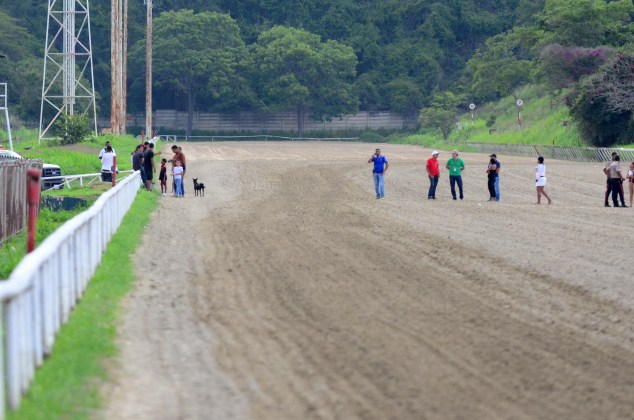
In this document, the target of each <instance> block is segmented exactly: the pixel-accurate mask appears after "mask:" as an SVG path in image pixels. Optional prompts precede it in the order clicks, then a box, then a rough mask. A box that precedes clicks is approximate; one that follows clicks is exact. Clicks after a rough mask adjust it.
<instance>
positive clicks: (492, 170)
mask: <svg viewBox="0 0 634 420" xmlns="http://www.w3.org/2000/svg"><path fill="white" fill-rule="evenodd" d="M497 171H498V164H497V160H496V159H495V158H494V157H492V158H491V159H489V165H488V166H487V169H486V173H487V181H488V182H487V187H488V188H489V201H496V193H495V180H496V179H497V177H498V173H497Z"/></svg>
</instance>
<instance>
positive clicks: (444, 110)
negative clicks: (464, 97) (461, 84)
mask: <svg viewBox="0 0 634 420" xmlns="http://www.w3.org/2000/svg"><path fill="white" fill-rule="evenodd" d="M459 104H460V98H459V97H458V96H456V95H455V94H454V93H452V92H448V91H447V92H443V93H438V94H435V95H434V97H433V99H432V100H431V103H430V104H429V106H428V107H425V108H423V109H421V111H420V117H419V118H418V121H419V122H420V123H421V125H422V126H423V127H430V128H435V129H437V130H439V131H440V132H441V133H442V137H443V139H444V140H445V141H447V139H449V135H450V134H451V132H452V131H453V130H454V129H455V128H456V121H457V117H456V116H457V114H458V105H459Z"/></svg>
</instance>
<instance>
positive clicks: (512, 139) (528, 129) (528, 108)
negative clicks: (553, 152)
mask: <svg viewBox="0 0 634 420" xmlns="http://www.w3.org/2000/svg"><path fill="white" fill-rule="evenodd" d="M520 98H521V99H522V100H523V101H524V105H523V107H522V111H521V118H522V129H521V130H520V129H518V124H517V110H516V107H515V100H514V99H513V98H512V97H510V96H509V97H506V98H503V99H502V100H500V101H498V102H494V103H488V104H484V105H482V106H479V105H478V104H476V106H477V109H476V113H475V118H474V120H473V122H472V120H471V115H470V114H469V113H465V114H462V115H461V116H460V118H459V124H458V125H459V128H458V129H456V130H454V131H453V132H452V133H451V136H450V137H449V140H448V142H444V141H443V138H442V135H441V134H440V132H439V131H436V130H431V129H422V130H421V131H420V132H419V133H416V134H412V135H405V136H403V135H399V136H393V137H391V139H390V140H391V141H392V142H394V143H408V144H420V145H424V146H427V147H434V148H440V149H448V148H452V143H462V142H486V143H501V144H548V145H555V146H584V145H585V144H584V142H583V140H582V139H581V138H580V136H579V134H578V132H577V130H576V128H575V126H574V124H573V123H572V122H571V119H570V114H569V112H568V108H567V107H566V106H565V105H564V103H563V96H551V95H548V94H546V93H545V92H543V91H541V90H540V89H539V88H536V87H534V86H528V87H526V88H524V89H523V90H522V92H521V93H520ZM490 116H495V118H496V120H495V124H493V126H491V129H493V130H492V131H491V132H490V131H489V127H487V126H486V121H487V119H488V118H489V117H490ZM563 121H569V122H570V127H569V130H566V127H565V126H564V125H563ZM620 147H634V144H631V145H629V146H622V145H621V146H620Z"/></svg>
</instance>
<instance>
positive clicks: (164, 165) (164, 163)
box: [159, 158, 167, 195]
mask: <svg viewBox="0 0 634 420" xmlns="http://www.w3.org/2000/svg"><path fill="white" fill-rule="evenodd" d="M159 181H161V195H167V159H165V158H163V159H161V170H160V172H159Z"/></svg>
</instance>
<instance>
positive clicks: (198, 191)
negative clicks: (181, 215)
mask: <svg viewBox="0 0 634 420" xmlns="http://www.w3.org/2000/svg"><path fill="white" fill-rule="evenodd" d="M194 195H195V196H196V195H200V196H201V197H204V196H205V184H203V183H202V182H198V178H194Z"/></svg>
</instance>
